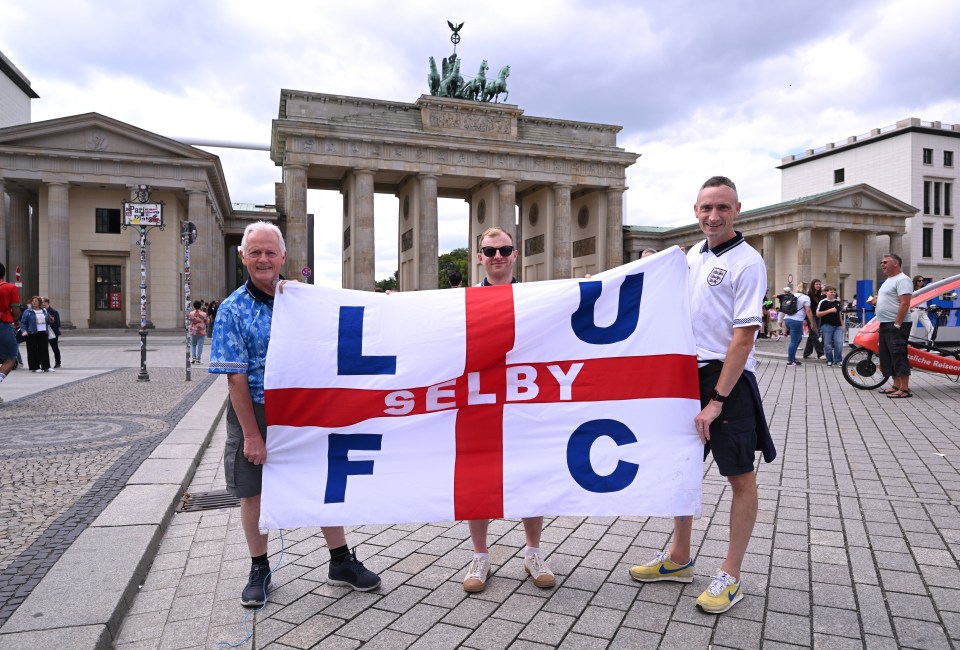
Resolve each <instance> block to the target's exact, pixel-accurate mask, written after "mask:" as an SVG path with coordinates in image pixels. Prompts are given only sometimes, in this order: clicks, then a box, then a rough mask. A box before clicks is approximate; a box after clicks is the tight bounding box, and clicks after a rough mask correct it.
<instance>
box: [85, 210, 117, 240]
mask: <svg viewBox="0 0 960 650" xmlns="http://www.w3.org/2000/svg"><path fill="white" fill-rule="evenodd" d="M88 214H89V213H88ZM97 232H102V233H109V234H119V233H120V209H119V208H117V209H113V208H97Z"/></svg>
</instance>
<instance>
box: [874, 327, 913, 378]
mask: <svg viewBox="0 0 960 650" xmlns="http://www.w3.org/2000/svg"><path fill="white" fill-rule="evenodd" d="M912 327H913V323H910V322H905V323H900V327H899V328H898V327H897V326H896V325H894V324H893V323H880V350H879V352H880V354H879V356H880V369H881V370H882V371H883V373H884V374H886V375H893V376H894V377H904V376H906V375H909V374H910V360H909V359H908V358H907V341H909V340H910V330H911V328H912Z"/></svg>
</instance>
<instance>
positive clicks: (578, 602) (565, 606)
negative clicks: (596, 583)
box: [543, 585, 593, 616]
mask: <svg viewBox="0 0 960 650" xmlns="http://www.w3.org/2000/svg"><path fill="white" fill-rule="evenodd" d="M591 598H593V592H590V591H584V590H581V589H571V588H570V587H567V586H566V585H563V586H560V587H558V588H557V589H555V590H554V593H553V595H552V596H551V597H550V599H549V600H547V603H546V604H545V605H544V606H543V609H544V611H548V612H554V613H556V614H568V615H570V616H579V615H580V613H581V612H583V610H585V609H586V608H587V604H588V603H589V602H590V599H591Z"/></svg>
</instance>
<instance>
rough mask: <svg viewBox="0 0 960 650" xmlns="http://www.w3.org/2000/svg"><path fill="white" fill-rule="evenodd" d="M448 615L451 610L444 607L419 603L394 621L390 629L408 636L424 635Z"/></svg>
mask: <svg viewBox="0 0 960 650" xmlns="http://www.w3.org/2000/svg"><path fill="white" fill-rule="evenodd" d="M448 613H449V610H447V609H444V608H443V607H435V606H433V605H425V604H423V603H419V604H417V605H414V607H413V608H412V609H410V610H409V611H407V612H406V613H405V614H403V615H402V616H401V617H400V618H398V619H397V620H396V621H394V622H393V623H392V624H391V625H390V628H391V629H394V630H399V631H401V632H407V633H408V634H418V635H423V634H426V632H427V630H429V629H430V628H431V627H433V626H434V625H435V624H436V623H437V622H438V621H439V620H440V619H441V618H443V617H444V616H446V615H447V614H448ZM447 627H449V626H447Z"/></svg>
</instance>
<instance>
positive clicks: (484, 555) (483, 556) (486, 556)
mask: <svg viewBox="0 0 960 650" xmlns="http://www.w3.org/2000/svg"><path fill="white" fill-rule="evenodd" d="M473 557H479V558H481V559H484V560H489V559H490V553H476V552H474V554H473Z"/></svg>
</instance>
